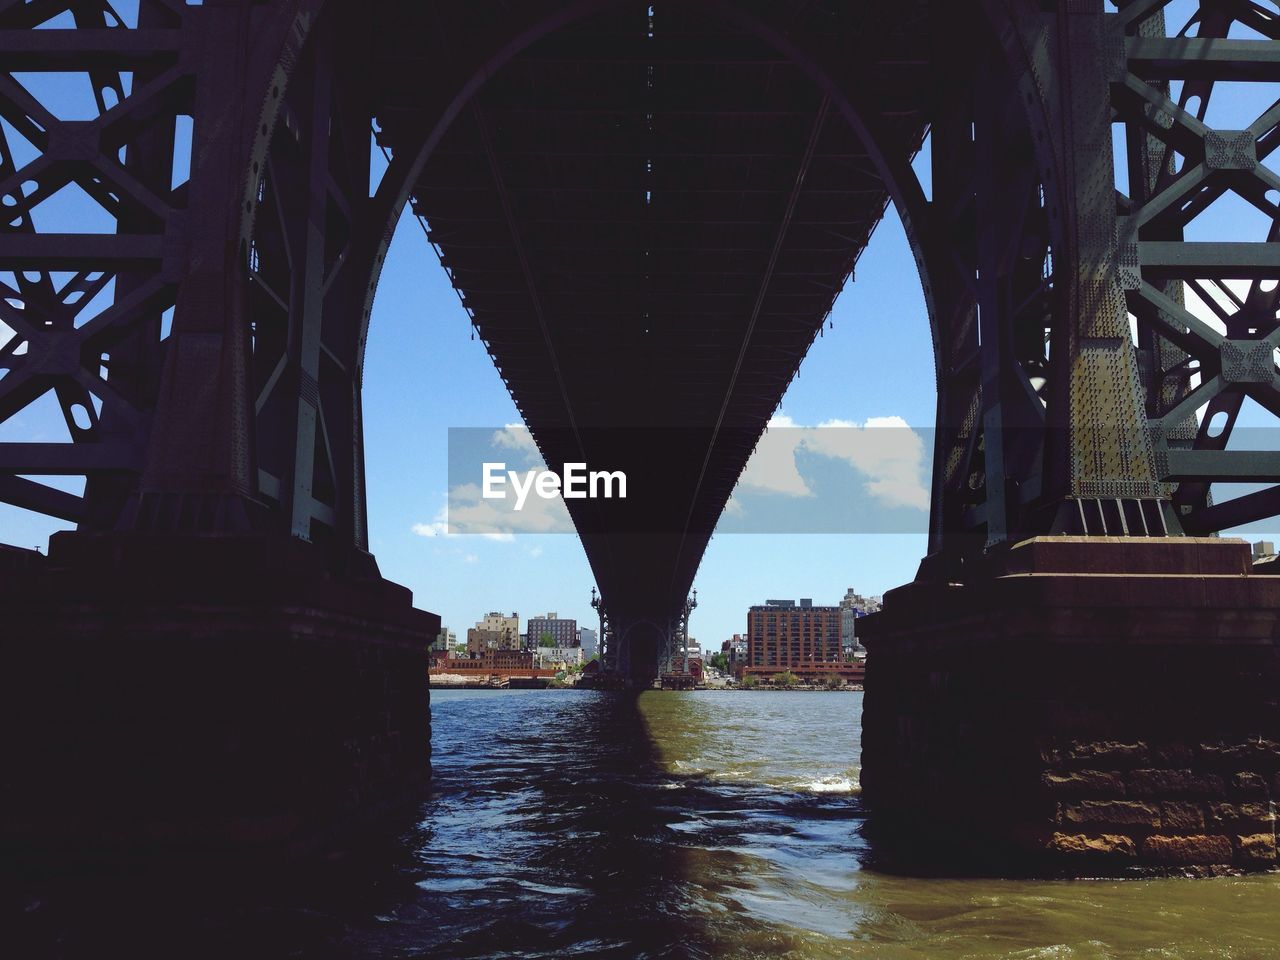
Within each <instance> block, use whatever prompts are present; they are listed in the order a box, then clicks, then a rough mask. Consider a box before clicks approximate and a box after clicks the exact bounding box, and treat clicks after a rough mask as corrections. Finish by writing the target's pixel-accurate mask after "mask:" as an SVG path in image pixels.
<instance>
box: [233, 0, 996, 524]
mask: <svg viewBox="0 0 1280 960" xmlns="http://www.w3.org/2000/svg"><path fill="white" fill-rule="evenodd" d="M625 6H627V4H625V3H621V2H619V0H585V2H576V3H551V4H545V5H541V7H540V8H537V9H535V10H534V11H533V12H532V13H530V14H529V15H528V16H527V17H526V18H525V19H523V20H521V21H520V22H518V23H515V24H503V25H502V27H501V29H498V30H495V31H494V34H493V35H492V36H491V37H486V38H485V44H484V45H483V46H482V47H481V48H480V49H479V50H478V52H477V53H476V55H475V56H474V57H473V58H472V61H473V62H470V63H468V64H466V65H465V66H463V67H461V68H459V69H457V70H456V71H455V72H454V73H452V74H448V73H445V74H442V75H441V76H439V77H433V78H431V80H430V85H432V86H434V87H435V88H437V90H438V94H437V96H436V97H435V99H434V100H433V103H435V104H436V106H435V107H434V108H433V110H432V111H424V113H423V122H422V125H421V129H420V130H419V131H418V132H417V140H416V143H415V144H414V145H413V146H411V147H410V148H409V149H407V150H404V149H400V150H397V151H396V153H395V155H394V156H393V157H392V158H391V161H390V165H389V167H388V169H387V172H386V174H385V175H384V176H383V178H382V180H381V182H380V184H379V186H378V189H377V191H376V193H375V195H374V196H373V197H372V198H370V199H369V200H368V201H367V203H365V202H364V201H363V200H362V203H363V204H364V207H365V210H364V212H363V213H362V216H361V218H360V223H359V224H358V229H359V231H360V234H359V241H358V242H356V243H353V244H352V254H353V255H352V260H351V262H350V263H349V264H348V265H347V266H346V267H344V269H345V270H346V271H347V272H349V273H354V274H355V275H356V276H359V277H366V278H367V282H363V283H359V284H354V285H353V287H354V289H358V290H362V291H363V292H362V294H361V295H360V299H361V303H360V304H359V306H358V308H357V307H355V305H354V304H346V305H344V307H343V308H342V309H344V310H346V311H351V310H353V309H356V310H358V313H359V317H360V320H359V325H358V329H357V330H356V331H353V336H354V339H355V346H354V351H353V368H354V369H356V370H359V369H360V367H361V358H362V353H363V344H364V341H365V337H366V336H367V327H368V322H369V318H370V315H371V308H372V301H373V296H374V293H375V291H376V285H377V276H378V273H379V272H380V269H381V264H382V262H383V259H384V257H385V252H386V248H387V245H388V244H389V242H390V235H391V230H392V228H393V226H394V224H395V223H396V222H397V220H398V218H399V215H400V213H401V211H402V210H403V208H404V205H405V204H406V203H407V202H408V199H409V196H410V194H411V193H412V189H413V184H414V182H415V179H416V177H417V176H418V175H419V174H420V173H421V171H422V168H423V166H424V165H425V164H426V162H427V160H428V158H429V156H430V154H431V151H432V150H433V149H434V147H435V145H436V144H438V143H439V142H440V140H441V138H442V137H444V135H445V133H446V132H447V130H448V129H449V127H450V125H451V124H452V122H453V121H454V119H455V118H456V117H457V116H458V114H459V113H460V112H461V111H462V110H463V109H464V107H465V105H466V103H467V102H468V101H469V100H470V99H471V98H472V97H473V96H475V95H476V94H477V92H478V91H479V90H481V89H482V88H483V87H484V85H485V83H486V81H487V80H488V78H490V77H492V76H493V75H494V74H495V73H496V72H497V71H499V70H500V69H501V67H502V66H503V64H505V63H507V62H508V61H510V60H511V58H513V57H515V56H517V55H519V54H520V52H521V51H523V50H525V49H528V48H529V47H530V46H531V45H533V44H535V43H536V42H537V41H538V40H540V39H541V38H543V37H546V36H548V35H550V34H553V33H554V32H555V31H557V30H558V29H560V28H561V27H564V26H566V25H569V24H571V23H574V22H576V21H579V20H583V19H585V18H589V17H591V16H592V15H596V14H600V13H602V12H605V11H608V10H611V9H617V8H620V7H625ZM698 6H700V7H702V8H704V9H705V10H706V11H708V12H709V13H710V14H712V15H714V16H716V17H718V18H720V19H722V20H723V21H724V22H726V23H727V24H731V25H732V26H734V27H735V28H738V29H741V30H743V31H745V32H748V33H750V34H752V35H754V36H755V37H757V38H758V39H760V40H761V41H762V42H763V43H765V44H767V45H769V46H770V47H772V48H773V49H775V50H777V51H778V52H780V53H782V54H783V55H784V56H786V57H788V58H790V59H791V60H792V61H793V62H795V63H796V64H797V65H798V66H799V67H801V68H802V69H803V70H804V72H805V73H806V74H807V75H808V76H809V77H810V78H811V79H812V80H813V82H814V84H815V85H816V86H817V87H818V88H819V89H820V90H822V91H823V92H824V93H825V94H826V95H827V96H829V97H830V98H831V102H832V104H833V106H834V107H835V109H836V112H838V113H839V114H840V115H841V116H842V117H843V118H844V120H845V122H847V123H848V124H849V125H850V127H851V128H852V129H853V130H854V131H855V132H856V133H857V135H858V136H859V138H860V140H861V141H862V142H863V143H864V145H865V146H866V147H867V149H868V150H869V152H870V155H871V156H872V158H873V160H874V162H875V164H876V168H877V173H878V175H879V177H880V179H881V182H882V183H883V184H884V185H885V188H886V192H887V195H888V197H889V198H890V200H891V201H892V202H893V203H894V204H895V207H896V208H897V210H898V213H899V216H900V217H901V219H902V221H903V223H904V226H905V228H906V231H907V234H908V237H909V241H910V243H911V246H912V250H913V253H914V255H915V258H916V261H917V266H918V270H919V273H920V277H921V281H922V284H923V287H924V292H925V297H926V304H927V306H928V310H929V322H930V327H931V333H932V336H933V341H934V345H935V371H936V373H937V377H938V384H939V387H940V388H941V387H942V386H943V383H944V379H945V378H944V373H945V368H946V362H945V360H944V353H945V350H944V347H945V344H944V343H943V340H944V337H943V335H942V334H941V333H940V331H939V324H940V323H941V322H944V321H941V320H940V313H941V312H946V311H945V310H944V309H943V308H941V307H940V306H939V296H940V295H941V296H942V297H943V298H944V299H947V300H949V301H952V302H954V301H956V300H960V301H965V300H966V299H969V298H968V297H967V294H966V291H964V290H963V289H962V285H961V284H960V283H959V282H958V280H957V278H956V277H955V276H954V275H951V276H948V274H954V273H955V265H954V264H952V263H949V262H948V258H947V257H946V256H944V255H943V253H942V249H941V248H942V247H944V246H945V245H947V244H948V243H950V241H951V237H949V236H937V235H936V234H937V233H938V232H939V231H938V227H937V226H935V225H932V224H931V223H930V213H929V209H928V207H929V203H928V201H927V199H926V197H925V193H924V191H923V189H922V188H921V185H920V184H919V182H918V181H917V179H916V177H915V176H914V174H913V172H912V170H911V167H910V164H909V162H908V160H909V158H908V157H906V156H894V155H891V153H890V152H889V151H887V150H885V149H882V148H881V147H880V145H879V144H880V137H879V135H878V133H877V131H876V129H875V123H874V120H873V119H868V116H869V115H870V113H871V112H872V111H871V110H868V108H867V107H866V106H865V105H864V104H863V103H861V102H859V98H860V96H861V93H860V91H859V90H858V89H857V86H858V80H859V79H860V78H859V76H858V75H857V73H856V71H854V72H853V73H851V72H850V70H849V69H848V68H847V61H848V58H847V57H845V58H844V60H845V63H846V67H845V69H843V71H842V70H841V65H840V54H841V52H842V51H841V44H840V43H839V39H840V38H835V40H834V42H827V43H825V44H824V43H816V42H812V41H811V42H809V43H806V42H805V40H804V39H803V38H800V39H797V38H795V37H792V36H788V35H787V33H786V31H785V30H784V29H783V28H782V27H780V26H779V25H778V24H777V23H772V22H770V21H769V20H768V19H766V18H765V17H763V16H761V15H759V14H758V13H756V12H752V11H749V10H747V9H745V7H744V5H741V4H736V3H734V2H731V0H700V2H699V3H698ZM298 7H299V9H298V11H297V12H296V13H295V14H294V21H293V22H294V24H295V28H294V29H292V30H291V31H289V32H288V34H287V37H288V39H287V42H285V43H284V45H283V49H284V54H283V55H282V56H281V58H280V63H279V65H278V66H277V69H276V70H275V71H274V73H273V76H272V80H271V83H272V87H273V89H277V88H278V85H279V78H280V76H281V74H282V72H285V71H286V67H288V68H291V69H292V71H293V72H296V71H297V69H298V65H299V64H303V63H304V62H305V61H304V60H303V59H302V58H301V49H300V48H299V46H298V38H299V37H310V36H311V35H312V33H313V31H314V30H316V29H323V27H321V26H320V25H321V24H322V23H323V21H324V19H325V18H326V17H332V18H337V17H339V16H340V15H341V10H342V7H341V5H339V4H334V3H330V4H328V5H324V4H321V3H319V2H312V3H308V4H299V5H298ZM304 7H305V8H306V9H305V10H303V9H302V8H304ZM297 25H305V28H306V29H305V30H303V29H302V27H299V26H297ZM990 32H991V35H992V41H993V42H992V48H993V49H994V48H995V43H994V41H995V38H996V30H995V28H994V25H993V26H992V28H991V31H990ZM450 66H453V65H450ZM1001 72H1002V73H1005V74H1012V72H1013V71H1012V70H1005V71H1001ZM842 74H843V75H842ZM264 102H266V103H267V104H268V107H266V108H264V116H265V113H266V112H269V110H270V102H271V98H270V97H266V98H264ZM276 113H278V111H276ZM274 115H275V114H273V116H274ZM276 122H278V117H277V119H276ZM262 126H263V127H264V128H267V129H268V130H269V132H268V133H267V134H265V135H261V136H259V137H258V142H257V143H255V147H254V153H255V156H256V155H257V154H259V153H262V154H263V156H264V158H265V143H266V142H269V141H270V139H271V137H273V136H274V135H275V127H274V125H273V123H271V122H264V123H263V125H262ZM255 162H257V161H255ZM257 215H258V208H257V207H253V206H251V205H246V213H245V215H244V217H243V224H242V231H244V233H245V234H246V235H249V236H251V234H252V230H253V229H254V226H253V224H254V222H255V218H256V217H257ZM950 309H951V311H952V312H956V311H957V310H960V311H962V310H964V309H965V307H963V306H961V307H956V306H952V307H951V308H950ZM940 392H941V391H940ZM354 402H358V400H357V401H354ZM940 403H941V399H940ZM970 405H971V404H970ZM953 406H954V404H953ZM940 409H941V408H940ZM357 419H358V414H357ZM942 436H943V431H940V432H939V437H940V438H941V437H942ZM940 442H941V440H940ZM944 454H945V451H942V450H941V449H940V450H939V451H938V452H937V453H936V455H935V460H938V461H941V460H943V459H944ZM936 472H937V471H936V470H935V473H936ZM935 479H936V478H935ZM933 486H934V490H935V498H934V499H935V502H934V509H933V513H934V520H933V522H932V523H931V529H932V531H933V537H932V548H933V549H940V544H941V539H942V535H943V531H944V530H945V529H946V528H947V527H948V523H947V521H946V518H945V516H944V511H943V509H942V505H941V497H942V491H943V488H944V486H945V484H944V483H939V482H935V483H934V484H933ZM355 496H356V499H357V500H358V499H359V495H358V494H356V495H355ZM953 512H954V511H953ZM954 525H955V524H954V523H952V524H950V526H952V527H954ZM354 527H355V530H354V531H353V532H354V535H355V539H356V540H357V542H363V541H364V537H363V535H362V534H361V533H360V527H361V523H360V522H357V523H356V524H355V525H354ZM294 532H295V533H298V534H301V535H305V533H306V531H305V529H303V528H302V527H299V526H298V525H296V524H295V531H294Z"/></svg>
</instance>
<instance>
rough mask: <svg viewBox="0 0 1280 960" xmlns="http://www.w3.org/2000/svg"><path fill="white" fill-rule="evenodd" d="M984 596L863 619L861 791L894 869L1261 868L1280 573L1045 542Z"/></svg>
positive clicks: (914, 593)
mask: <svg viewBox="0 0 1280 960" xmlns="http://www.w3.org/2000/svg"><path fill="white" fill-rule="evenodd" d="M996 573H997V574H998V575H996V576H993V577H992V578H991V579H990V580H989V581H987V582H985V583H983V584H982V585H981V586H975V585H964V586H961V585H954V584H937V583H923V582H917V583H913V584H910V585H908V586H906V587H902V588H900V589H898V590H895V591H892V592H891V593H890V594H889V595H888V596H887V597H886V598H885V608H884V612H883V613H881V614H878V615H874V616H872V617H869V618H867V619H865V620H862V621H859V630H858V632H859V637H860V639H862V641H863V642H864V643H865V644H866V646H867V648H868V651H869V658H868V664H867V692H866V695H865V701H864V714H863V721H862V723H863V744H862V764H863V766H862V788H863V797H864V800H865V802H866V804H867V808H868V818H869V819H868V825H867V826H868V833H869V835H870V836H871V838H872V840H873V843H874V845H875V849H876V853H877V857H878V858H880V859H881V860H882V861H883V862H884V863H885V864H886V865H888V866H894V867H899V868H903V869H908V870H918V871H935V870H937V871H957V870H958V871H964V872H968V871H974V870H977V871H997V872H1003V873H1020V874H1025V873H1031V874H1041V875H1066V876H1094V875H1103V874H1119V875H1128V874H1144V875H1149V874H1170V873H1178V874H1194V875H1208V874H1215V873H1223V872H1238V871H1247V870H1263V869H1272V868H1274V867H1275V866H1276V865H1277V859H1276V833H1275V830H1276V821H1275V803H1274V801H1275V798H1276V797H1277V796H1278V795H1280V654H1278V651H1280V647H1278V646H1277V626H1278V621H1280V616H1278V613H1280V577H1275V576H1267V575H1262V574H1255V573H1253V572H1252V568H1251V564H1250V555H1249V548H1248V546H1247V545H1246V544H1244V543H1243V542H1241V541H1238V540H1228V539H1190V538H1179V539H1172V538H1171V539H1143V540H1136V539H1120V538H1113V539H1100V538H1089V539H1085V538H1039V539H1034V540H1029V541H1026V542H1024V543H1021V544H1018V545H1017V546H1015V547H1014V548H1012V549H1011V550H1010V551H1009V552H1008V554H1007V555H1006V556H1005V557H1003V559H1002V561H1001V567H1000V569H999V570H998V571H996Z"/></svg>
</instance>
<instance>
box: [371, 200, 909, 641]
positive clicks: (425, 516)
mask: <svg viewBox="0 0 1280 960" xmlns="http://www.w3.org/2000/svg"><path fill="white" fill-rule="evenodd" d="M857 275H858V280H857V283H855V284H852V285H850V286H849V287H848V288H847V289H846V290H845V292H844V294H843V295H842V296H841V297H840V298H839V300H838V301H837V304H836V307H835V310H834V311H833V312H832V318H831V319H832V321H833V325H832V329H828V330H826V331H825V333H824V335H823V336H822V337H821V338H820V339H819V340H818V341H817V343H816V345H815V347H814V349H813V350H812V351H811V352H810V354H809V356H808V357H807V358H806V359H805V362H804V364H803V366H802V367H801V371H800V376H799V378H798V379H796V380H795V381H794V382H793V383H792V384H791V387H790V389H789V390H788V391H787V394H786V397H785V399H784V401H783V403H782V407H781V412H782V413H784V414H785V415H786V416H788V417H790V418H791V419H792V420H794V421H795V422H796V423H798V424H805V425H816V424H818V423H822V422H825V421H829V420H837V419H838V420H849V421H855V422H859V423H861V422H863V421H866V420H867V419H869V418H872V417H884V416H896V417H901V418H902V419H903V420H905V421H906V422H907V423H909V424H912V425H920V424H925V425H931V424H932V420H933V411H934V376H933V359H932V349H933V348H932V345H931V343H930V339H929V328H928V323H927V321H926V319H925V312H924V301H923V297H922V296H921V293H920V284H919V281H918V279H917V274H916V269H915V262H914V260H912V258H911V255H910V251H909V249H908V247H907V241H906V237H905V236H904V235H903V233H902V229H901V226H900V224H899V223H898V222H897V220H896V219H895V218H892V217H890V218H888V219H886V220H885V222H884V223H882V224H881V225H880V227H879V228H877V230H876V233H875V235H874V237H873V240H872V243H871V246H870V247H869V248H868V249H867V251H866V253H865V254H864V255H863V257H862V260H861V261H860V262H859V265H858V271H857ZM470 334H471V328H470V325H469V321H468V319H467V316H466V313H465V312H464V311H463V309H462V307H461V305H460V304H459V302H458V299H457V296H456V294H454V292H453V289H452V288H451V287H450V286H449V282H448V279H447V277H446V276H445V274H444V271H443V270H442V269H441V268H440V267H439V265H438V263H436V261H435V256H434V254H433V253H432V251H431V249H430V247H429V246H428V245H427V243H426V241H425V239H424V238H423V236H422V231H421V229H420V228H419V227H418V225H417V223H416V221H414V220H413V219H412V218H411V217H408V216H406V218H405V219H404V220H402V221H401V223H400V225H399V227H398V229H397V231H396V238H395V241H394V242H393V244H392V247H391V251H390V254H389V256H388V259H387V265H386V268H385V270H384V272H383V276H382V282H381V285H380V286H379V289H378V297H377V301H376V302H375V305H374V319H373V323H372V326H371V329H370V334H369V347H368V355H367V358H366V362H365V421H366V423H365V443H366V457H367V467H368V477H369V524H370V539H371V545H372V548H373V551H374V553H375V554H376V555H377V557H378V562H379V564H380V566H381V568H382V571H383V573H384V574H385V575H386V576H389V577H390V578H391V579H393V580H397V581H399V582H401V583H404V584H405V585H406V586H408V587H410V588H411V589H412V590H413V591H414V595H415V597H416V598H417V599H418V602H419V603H421V604H422V605H425V606H427V607H429V608H430V609H433V610H436V611H437V612H439V613H440V614H441V615H442V616H443V617H444V620H445V623H446V624H448V625H449V626H450V628H452V629H454V630H458V631H459V632H460V633H461V631H462V630H463V629H465V628H466V627H467V626H469V625H471V623H473V622H474V621H475V620H476V619H478V618H479V617H480V616H481V615H482V614H483V613H484V612H485V611H486V610H489V609H494V610H497V609H502V610H504V611H508V612H509V611H511V610H516V611H518V612H519V613H520V615H521V617H522V618H526V617H528V616H530V615H535V614H539V613H545V612H547V611H549V610H554V611H556V612H557V613H559V614H560V615H561V616H575V617H577V618H578V619H579V620H580V621H586V622H592V618H593V617H594V612H593V611H592V610H591V607H590V606H589V602H588V601H589V598H590V591H591V586H592V584H593V582H594V581H593V579H592V576H591V570H590V568H589V567H588V565H587V562H586V557H585V555H584V554H583V551H582V547H581V545H580V544H579V543H578V541H577V538H576V537H573V536H571V535H564V534H546V535H532V534H517V535H515V536H514V537H512V538H511V539H504V540H495V539H491V538H486V537H482V536H453V537H447V536H443V535H441V531H439V530H438V528H435V529H434V531H433V532H435V534H436V535H434V536H422V535H420V534H417V533H415V532H414V527H415V526H419V527H420V528H421V526H424V525H431V524H432V522H433V521H434V520H436V518H437V516H438V514H439V511H440V508H441V507H442V506H443V505H444V503H445V495H446V489H447V485H448V471H447V467H446V456H445V454H446V450H447V433H448V429H449V428H450V427H484V428H494V427H500V426H503V425H505V424H509V423H515V422H518V420H519V416H518V414H517V412H516V409H515V405H514V404H513V403H512V402H511V398H510V397H509V396H508V394H507V392H506V388H505V387H504V385H503V383H502V381H501V379H499V377H498V374H497V372H496V371H495V370H494V368H493V364H492V362H491V361H490V360H489V357H488V355H487V354H486V353H485V350H484V345H483V344H482V343H481V342H480V341H479V340H472V339H471V335H470ZM847 482H848V484H849V486H850V489H851V491H852V490H853V489H854V488H855V487H856V485H857V484H858V483H859V478H858V476H857V475H856V474H855V473H854V472H853V471H852V470H851V469H850V470H848V471H847ZM922 516H923V514H922ZM924 547H925V539H924V536H923V534H861V535H860V534H780V533H779V534H738V533H735V534H717V535H716V536H715V537H714V538H713V539H712V542H711V545H710V548H709V549H708V551H707V554H706V558H705V559H704V560H703V563H702V567H701V569H700V570H699V572H698V578H697V581H696V586H697V588H698V610H697V612H696V613H695V614H694V619H693V624H692V633H693V635H694V636H695V637H697V638H699V639H700V640H702V641H703V643H708V642H714V643H715V644H717V645H718V644H719V642H720V641H721V640H723V639H725V638H727V637H728V636H729V635H730V634H733V633H741V632H744V630H745V626H746V610H747V607H749V606H750V605H751V604H753V603H760V602H762V601H763V600H765V599H766V598H769V597H800V596H805V597H812V598H814V600H815V601H826V602H830V603H835V602H836V601H837V600H839V598H840V597H842V596H843V595H844V591H845V589H846V588H847V587H849V586H855V587H857V588H858V590H860V591H861V592H864V593H865V592H877V593H878V592H881V591H883V590H885V589H888V588H890V587H893V586H896V585H898V584H900V583H904V582H906V581H908V580H910V579H911V578H912V577H913V576H914V575H915V568H916V564H917V563H918V562H919V560H920V557H921V555H922V554H923V551H924Z"/></svg>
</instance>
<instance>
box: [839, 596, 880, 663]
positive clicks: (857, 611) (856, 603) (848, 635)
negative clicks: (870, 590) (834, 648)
mask: <svg viewBox="0 0 1280 960" xmlns="http://www.w3.org/2000/svg"><path fill="white" fill-rule="evenodd" d="M881 600H882V598H881V597H864V596H863V595H862V594H860V593H858V592H857V591H856V590H854V589H853V587H850V588H849V589H848V590H847V591H846V592H845V595H844V599H843V600H841V601H840V647H841V649H842V650H843V652H844V657H845V659H846V660H848V659H852V658H853V657H855V656H860V655H862V654H864V653H865V652H866V649H865V648H864V647H863V646H862V644H861V643H860V642H859V640H858V620H859V618H861V617H865V616H866V615H867V614H869V613H876V612H878V611H879V610H880V605H881Z"/></svg>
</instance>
